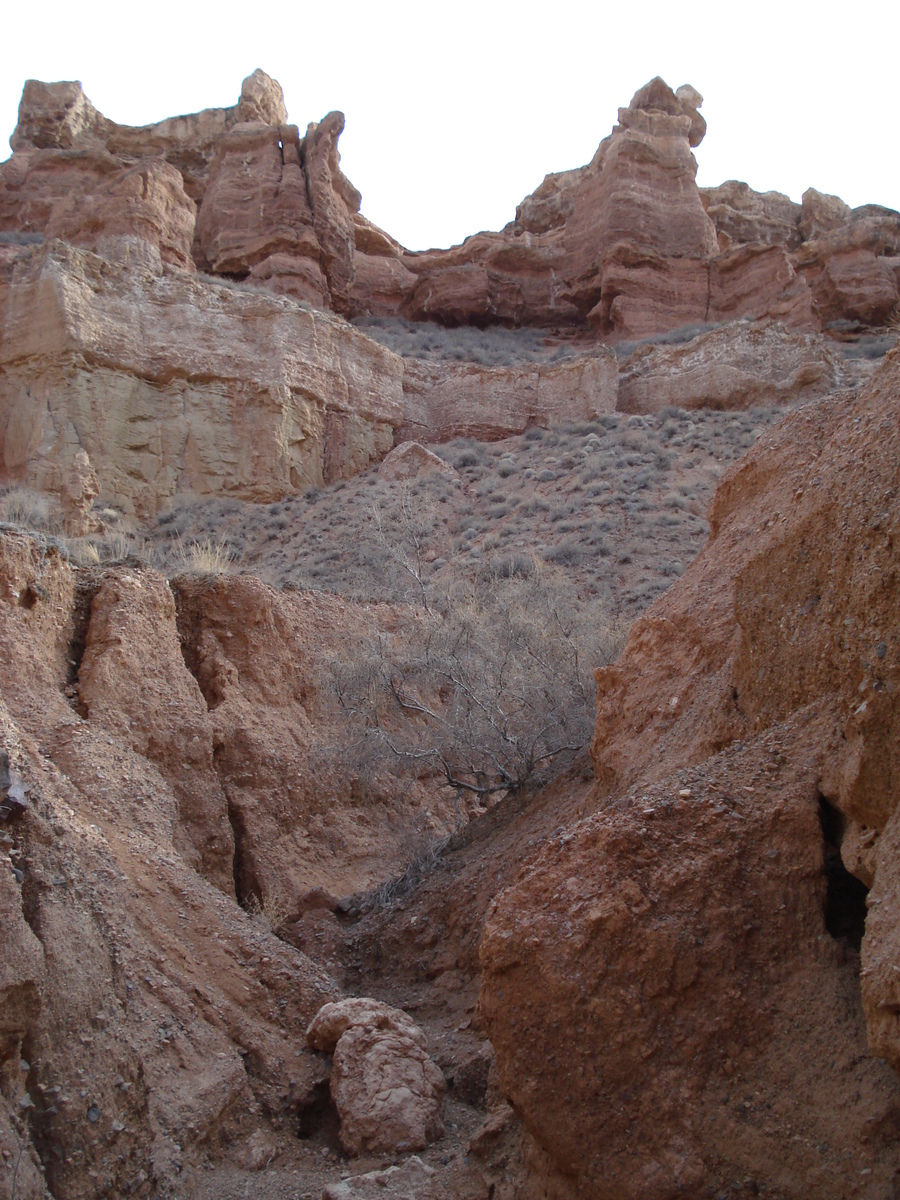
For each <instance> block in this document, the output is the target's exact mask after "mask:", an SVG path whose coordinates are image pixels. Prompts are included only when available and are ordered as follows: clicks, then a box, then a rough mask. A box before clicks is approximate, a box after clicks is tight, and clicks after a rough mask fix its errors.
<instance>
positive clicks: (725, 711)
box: [481, 351, 900, 1200]
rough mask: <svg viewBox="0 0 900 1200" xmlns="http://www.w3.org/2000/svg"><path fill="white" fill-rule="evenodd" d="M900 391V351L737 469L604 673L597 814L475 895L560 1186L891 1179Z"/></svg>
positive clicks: (802, 1190) (497, 1030)
mask: <svg viewBox="0 0 900 1200" xmlns="http://www.w3.org/2000/svg"><path fill="white" fill-rule="evenodd" d="M898 403H900V357H898V355H897V353H896V351H895V352H892V353H891V354H890V355H889V356H888V358H887V360H886V361H885V363H884V365H883V366H882V368H881V369H880V370H879V371H878V372H877V373H876V374H875V376H874V377H873V378H872V380H871V381H870V383H869V384H868V385H867V387H866V388H865V389H864V390H862V391H861V392H860V393H858V394H853V393H846V394H844V395H842V396H840V397H837V398H834V399H831V400H825V401H821V402H819V403H818V404H817V405H807V406H805V407H802V408H800V409H798V410H797V411H796V412H795V413H793V414H792V415H790V416H789V417H788V418H786V419H785V421H784V422H783V423H782V424H781V425H780V426H779V427H776V428H775V429H774V430H773V431H772V432H771V433H769V434H768V435H766V436H765V437H764V438H762V439H761V440H760V441H759V442H758V443H757V445H756V447H755V448H754V449H753V450H752V451H751V452H750V453H749V455H748V456H747V458H746V459H745V460H744V461H743V462H742V463H741V465H740V466H738V467H736V468H735V469H734V470H733V471H732V472H731V473H730V474H729V475H728V476H726V477H725V479H724V480H723V482H722V484H721V485H720V487H719V490H718V492H717V494H716V499H715V501H714V504H713V506H712V509H711V513H710V524H711V527H712V535H711V539H710V542H709V544H708V546H707V547H706V549H705V550H704V551H703V553H702V554H701V555H700V557H699V558H698V559H697V560H696V562H695V563H694V565H693V566H692V567H691V569H690V570H689V571H688V572H687V573H686V574H685V576H684V577H683V578H682V579H681V580H680V581H679V583H678V584H676V585H675V586H674V587H673V588H672V589H671V590H670V591H669V592H668V593H667V594H666V595H665V596H664V597H663V598H661V600H659V601H658V602H657V603H656V605H654V607H653V608H652V609H651V610H650V611H649V612H648V613H647V614H646V616H645V617H643V618H641V619H639V620H638V621H637V622H636V623H635V625H634V626H633V628H632V631H631V634H630V637H629V642H628V647H627V649H626V651H625V653H624V655H623V657H622V659H621V660H620V662H619V663H618V664H616V665H615V666H612V667H608V668H605V669H604V670H602V671H600V672H598V716H597V726H596V732H595V738H594V743H593V755H594V760H595V767H596V771H597V776H598V789H597V794H596V803H597V805H598V807H599V809H600V811H599V812H598V813H597V815H596V816H593V817H589V818H587V819H586V820H584V821H582V822H579V823H577V824H573V825H571V826H570V827H569V828H568V829H566V830H564V831H563V832H562V833H561V835H560V836H559V837H555V838H553V839H551V841H550V844H549V845H548V846H547V848H546V849H545V850H543V851H542V852H541V853H540V854H539V855H538V856H537V857H536V858H535V859H534V860H533V861H532V863H531V864H530V865H529V866H528V867H526V869H525V870H524V871H523V873H522V875H521V876H520V879H519V881H518V882H517V883H515V884H514V885H513V886H512V887H511V888H509V889H508V890H507V891H506V892H505V893H503V894H501V896H500V897H499V899H498V901H497V902H496V904H495V906H494V908H493V910H492V912H491V913H490V914H489V917H488V924H487V927H486V932H485V938H484V942H483V946H482V965H483V971H484V975H483V983H482V997H481V1007H482V1012H483V1015H484V1017H485V1019H486V1021H487V1028H488V1032H489V1035H490V1038H491V1041H492V1044H493V1046H494V1050H495V1054H496V1064H497V1070H498V1072H499V1078H500V1085H501V1088H502V1090H503V1091H504V1092H505V1094H506V1095H507V1096H509V1097H510V1098H511V1099H512V1101H513V1103H514V1105H515V1107H516V1110H517V1111H518V1112H519V1113H520V1114H521V1116H522V1118H523V1121H524V1122H525V1124H526V1127H527V1128H528V1130H529V1131H530V1133H531V1135H532V1136H533V1137H534V1138H535V1139H536V1142H537V1144H538V1146H539V1147H540V1154H543V1155H544V1156H545V1157H544V1159H543V1160H541V1159H540V1154H538V1156H537V1158H536V1159H535V1163H537V1164H538V1168H537V1169H538V1173H539V1177H542V1178H544V1180H545V1183H546V1184H547V1185H548V1186H549V1184H550V1180H551V1177H552V1181H553V1186H555V1187H556V1188H557V1189H558V1194H559V1195H562V1196H573V1197H574V1196H578V1197H582V1196H592V1197H609V1198H613V1197H615V1198H619V1197H632V1196H633V1197H638V1196H639V1197H641V1198H642V1200H647V1198H652V1197H657V1196H658V1197H664V1196H665V1197H669V1196H673V1195H676V1194H683V1195H688V1196H703V1195H706V1194H708V1192H709V1190H710V1189H713V1190H715V1189H717V1188H722V1187H724V1186H725V1183H726V1181H727V1180H729V1179H738V1180H744V1181H747V1180H751V1181H752V1183H753V1185H754V1188H755V1189H758V1190H759V1192H760V1194H763V1193H765V1192H767V1191H773V1192H778V1193H779V1194H781V1195H783V1196H786V1197H796V1198H797V1200H800V1198H801V1197H806V1196H808V1195H809V1194H810V1192H811V1191H812V1192H815V1194H816V1195H819V1196H822V1197H835V1198H837V1197H842V1196H844V1195H847V1194H851V1193H852V1192H853V1190H854V1188H855V1187H856V1184H857V1182H858V1180H859V1178H860V1173H861V1172H862V1171H865V1172H866V1173H867V1174H866V1176H865V1178H866V1179H867V1180H868V1181H869V1182H868V1183H867V1185H866V1186H867V1187H869V1188H870V1190H871V1192H872V1195H873V1196H874V1195H877V1196H884V1197H887V1196H889V1195H890V1192H891V1188H892V1186H893V1185H892V1183H891V1180H892V1179H893V1178H894V1175H895V1172H896V1171H897V1169H898V1166H900V1160H898V1156H897V1148H896V1143H895V1141H894V1140H893V1138H892V1137H890V1136H885V1134H884V1133H879V1134H876V1135H875V1136H874V1137H873V1136H872V1135H873V1134H874V1131H875V1130H884V1129H885V1128H886V1125H885V1123H886V1122H887V1123H888V1124H889V1123H890V1121H891V1118H890V1117H889V1116H888V1113H889V1112H891V1111H892V1110H893V1106H894V1105H895V1104H896V1102H897V1095H898V1083H897V1079H896V1076H895V1075H894V1074H893V1073H892V1072H891V1071H890V1070H889V1068H888V1066H887V1064H886V1063H883V1062H882V1060H881V1059H880V1058H879V1057H877V1056H878V1055H881V1056H883V1058H886V1059H887V1060H888V1062H889V1063H892V1064H895V1063H896V1062H897V1061H900V1059H898V1051H897V1046H898V1044H900V1041H898V1039H897V1037H896V1031H895V1028H894V1026H895V1024H896V1021H895V1019H894V1018H893V1016H892V1015H891V1014H892V1013H893V1012H894V1011H895V1010H896V1008H897V1006H898V1004H900V1000H898V992H897V984H896V982H895V980H896V978H897V970H896V967H897V963H896V961H895V960H896V954H897V953H898V952H900V951H898V942H897V939H896V938H895V936H894V934H893V932H892V930H893V929H894V928H896V925H897V921H896V914H895V913H894V906H895V905H896V904H897V903H898V897H900V889H898V888H897V887H896V878H895V876H896V871H895V869H894V862H895V858H896V855H895V853H894V837H895V824H896V816H895V810H896V799H897V797H896V788H895V786H894V783H895V781H896V778H897V772H898V769H900V764H898V761H897V746H898V744H900V740H898V736H897V735H898V727H900V725H898V722H900V709H898V704H897V699H896V697H897V695H898V686H897V685H898V682H900V679H898V676H897V672H898V654H897V645H896V641H897V639H896V620H895V619H894V617H895V607H896V602H897V596H898V593H900V577H898V573H897V568H896V564H895V562H894V559H893V556H892V551H891V547H892V546H893V545H894V544H895V542H896V539H897V537H898V534H900V530H898V529H897V511H898V510H897V506H896V504H894V502H893V501H894V498H895V497H896V495H897V493H898V490H900V475H898V465H897V464H898V462H900V447H898V429H900V426H898V423H897V420H896V416H897V406H898ZM841 857H842V858H843V863H844V867H845V868H849V870H850V871H853V870H857V871H858V872H859V875H860V876H861V881H860V882H859V883H855V882H854V881H853V880H852V879H850V880H849V883H848V878H849V877H848V876H846V875H843V874H841V871H842V868H841V865H840V858H841ZM826 867H827V871H826ZM882 872H883V873H882ZM865 881H867V882H869V883H871V884H872V890H871V891H870V893H869V897H868V907H869V915H868V919H867V918H866V906H865V899H864V897H865V887H864V886H863V883H864V882H865ZM860 939H861V947H862V949H861V958H862V971H861V977H860V974H858V972H859V962H860V960H859V957H858V955H857V950H856V947H857V946H858V945H859V944H860ZM860 978H861V984H862V998H861V1003H860V995H859V990H858V989H859V981H860ZM745 1005H746V1006H747V1008H746V1009H745V1008H744V1006H745ZM866 1028H867V1029H868V1046H867V1044H866ZM537 1064H540V1065H539V1066H538V1065H537ZM788 1128H790V1129H791V1130H793V1131H795V1133H792V1135H791V1138H790V1139H785V1137H784V1131H785V1130H786V1129H788ZM826 1147H827V1149H826ZM541 1161H543V1164H544V1165H543V1166H542V1167H541V1166H540V1165H539V1164H540V1162H541ZM541 1171H543V1176H540V1172H541ZM747 1186H749V1185H747ZM754 1188H751V1190H754Z"/></svg>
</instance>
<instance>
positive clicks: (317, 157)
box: [0, 71, 900, 340]
mask: <svg viewBox="0 0 900 1200" xmlns="http://www.w3.org/2000/svg"><path fill="white" fill-rule="evenodd" d="M701 104H702V97H701V96H700V94H699V92H697V91H696V90H695V89H694V88H692V87H690V86H688V85H685V86H683V87H681V88H679V89H678V90H677V91H672V89H671V88H669V87H668V85H667V84H665V83H664V82H663V81H662V80H661V79H658V78H657V79H654V80H652V81H651V82H650V83H648V84H647V85H646V86H644V87H643V88H641V89H639V91H638V92H637V93H636V94H635V96H634V97H633V98H632V101H631V103H630V104H629V106H628V107H627V108H622V109H620V110H619V123H618V124H617V125H616V126H615V128H614V129H613V131H612V133H611V135H610V136H609V137H608V138H606V139H605V140H604V141H603V142H601V144H600V146H599V148H598V150H597V152H596V154H595V155H594V157H593V159H592V160H591V162H590V163H588V164H587V165H586V166H584V167H580V168H577V169H575V170H571V171H564V172H561V173H558V174H555V175H548V176H547V177H546V179H545V180H544V182H543V183H542V184H541V186H540V187H539V188H538V189H537V190H536V191H535V192H534V193H533V194H532V195H531V196H528V197H526V198H525V200H523V201H522V203H521V204H520V205H519V207H518V209H517V210H516V218H515V221H513V222H512V223H511V224H510V225H508V226H507V227H506V228H505V229H504V230H503V231H501V232H499V233H479V234H477V235H475V236H474V237H470V238H468V239H467V240H466V241H465V242H464V243H463V245H461V246H455V247H452V248H451V249H448V250H430V251H427V252H423V253H411V252H408V251H406V250H404V248H403V247H402V246H400V245H399V243H397V242H396V241H394V240H393V239H392V238H391V237H389V236H388V235H387V234H386V233H384V232H383V231H382V230H380V229H378V228H377V227H376V226H374V225H372V224H371V222H369V221H367V220H366V219H365V218H364V217H363V216H362V215H361V214H360V211H359V209H360V194H359V192H358V191H357V190H356V188H354V187H353V185H352V184H351V183H350V182H349V180H348V179H347V178H346V177H345V176H344V174H343V173H342V171H341V169H340V155H339V153H338V139H339V137H340V134H341V132H342V130H343V127H344V117H343V114H341V113H338V112H334V113H330V114H328V116H326V117H325V118H324V119H323V120H322V121H319V122H312V123H310V124H309V126H308V127H307V130H306V133H305V135H303V136H302V137H301V135H300V131H299V129H298V127H297V126H295V125H291V124H289V123H288V118H287V113H286V111H285V107H284V99H283V96H282V93H281V89H280V87H279V86H278V84H277V83H275V81H274V80H272V79H270V78H269V77H268V76H267V75H265V73H264V72H262V71H256V72H254V74H253V75H251V76H250V77H248V79H246V80H244V84H243V87H242V91H241V98H240V100H239V102H238V104H237V105H235V106H234V107H232V108H225V109H209V110H205V111H204V112H202V113H196V114H193V115H190V116H185V117H176V118H172V119H171V120H169V121H163V122H160V123H158V124H156V125H151V126H145V127H142V128H129V127H126V126H119V125H116V124H114V123H113V122H111V121H109V120H107V119H106V118H105V117H103V116H102V115H101V114H100V113H98V112H97V110H96V109H95V108H94V107H93V105H92V104H91V103H90V101H89V100H88V99H87V97H86V96H85V95H84V92H83V91H82V89H81V85H80V84H76V83H59V84H43V83H38V82H36V81H34V80H31V81H29V82H28V83H27V84H26V86H25V90H24V92H23V96H22V103H21V105H20V112H19V124H18V125H17V127H16V131H15V133H14V135H13V137H12V139H11V144H12V146H13V149H14V154H13V157H12V158H11V159H10V160H9V161H8V162H6V163H4V164H2V165H0V232H3V231H9V232H18V233H22V234H29V233H32V234H34V233H37V234H40V233H46V234H47V235H48V236H62V237H65V238H66V239H68V240H70V241H74V242H76V243H77V244H79V245H85V246H88V247H89V248H91V249H98V248H99V247H100V245H101V241H102V237H103V236H108V235H121V234H125V235H131V236H137V237H142V238H146V239H147V240H149V241H150V243H151V244H153V245H155V246H156V247H157V248H158V249H159V252H160V254H161V256H162V259H163V261H164V262H166V263H171V264H172V265H175V266H181V267H189V268H190V267H192V266H193V265H195V264H196V266H197V267H199V268H200V269H202V270H209V271H213V272H216V273H221V274H226V275H230V276H238V277H239V278H241V279H246V278H250V279H252V280H253V281H254V282H256V283H258V284H260V285H261V286H264V287H266V288H269V289H271V290H273V291H276V292H281V293H284V294H286V295H291V296H294V297H295V298H297V299H301V300H305V301H308V302H310V303H312V304H315V305H317V306H324V307H330V308H333V309H335V310H336V311H337V312H339V313H342V314H344V315H347V316H354V315H378V314H387V313H399V312H402V313H403V314H405V315H406V316H408V317H411V318H413V319H415V320H423V319H428V320H437V321H440V322H443V323H445V324H450V325H455V324H478V325H489V324H493V323H497V322H500V323H504V324H511V325H520V324H537V325H548V326H550V325H557V326H559V325H563V326H565V325H584V324H587V325H588V326H590V327H592V328H594V329H596V330H597V332H598V335H599V336H601V337H603V338H606V339H613V340H617V339H619V338H622V337H625V338H633V337H643V336H647V335H649V334H653V333H660V332H664V331H666V330H669V329H673V328H677V327H679V326H681V325H685V324H689V323H693V322H698V321H701V322H702V321H708V320H723V319H733V318H739V317H745V316H751V317H762V316H771V317H775V318H777V319H780V320H782V321H786V322H787V323H789V324H791V325H793V326H796V327H799V328H822V327H823V326H824V325H827V324H828V323H829V322H831V321H834V320H840V319H846V320H852V321H860V322H862V323H863V324H865V325H879V324H882V323H884V321H885V320H886V319H887V316H888V315H889V313H890V311H891V309H892V307H893V306H894V305H896V304H897V301H898V296H900V291H898V287H900V284H898V265H897V260H898V258H900V248H898V244H900V235H898V222H900V217H898V215H897V214H896V213H891V212H890V211H889V210H886V209H877V208H876V207H875V206H868V207H866V208H864V209H858V210H854V211H851V210H850V209H849V208H848V207H847V206H846V205H845V204H843V202H842V201H840V200H838V199H837V198H836V197H828V196H823V195H821V194H820V193H818V192H815V191H814V190H813V189H810V190H809V191H808V192H807V193H806V194H805V196H804V200H803V204H802V206H801V205H797V204H796V203H794V202H793V201H791V200H790V199H789V198H788V197H786V196H783V195H781V194H780V193H777V192H767V193H764V194H760V193H757V192H754V191H752V189H750V188H749V187H747V185H746V184H743V183H740V182H738V181H735V180H729V181H728V182H726V183H724V184H722V185H721V186H720V187H718V188H706V189H703V190H702V191H701V190H700V189H698V188H697V186H696V183H695V178H694V177H695V174H696V163H695V161H694V158H693V155H692V153H691V151H692V149H693V148H695V147H696V146H698V145H699V144H700V142H701V141H702V139H703V136H704V133H705V130H706V124H705V122H704V120H703V118H702V117H701V115H700V113H699V111H698V110H699V107H700V105H701ZM194 205H196V206H198V207H199V213H198V214H197V217H196V228H195V226H194V207H193V206H194Z"/></svg>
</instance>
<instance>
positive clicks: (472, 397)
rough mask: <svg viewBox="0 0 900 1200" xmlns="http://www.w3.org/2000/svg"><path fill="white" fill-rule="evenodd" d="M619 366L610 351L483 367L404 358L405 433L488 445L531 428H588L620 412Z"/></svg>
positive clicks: (429, 438)
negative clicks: (582, 424) (566, 424)
mask: <svg viewBox="0 0 900 1200" xmlns="http://www.w3.org/2000/svg"><path fill="white" fill-rule="evenodd" d="M617 385H618V367H617V364H616V358H615V355H614V354H613V353H612V351H610V350H606V349H604V348H603V347H598V350H597V353H596V354H592V355H590V356H580V357H578V358H572V359H565V360H562V361H561V362H558V363H542V364H535V363H522V364H521V365H519V366H512V367H483V366H480V365H479V364H477V363H448V362H427V361H425V360H422V359H406V360H405V364H404V371H403V399H404V405H405V413H404V423H403V434H404V435H405V436H407V437H416V436H419V437H423V438H427V440H430V441H440V442H443V441H449V440H450V439H451V438H454V437H475V438H480V439H482V440H485V441H492V440H495V439H497V438H502V437H508V436H510V435H511V434H515V433H522V432H523V431H524V430H525V429H527V427H528V426H529V425H541V426H543V427H545V428H546V427H547V426H548V425H554V424H559V423H560V422H563V421H590V420H594V419H595V418H596V417H599V416H602V415H603V414H604V413H611V412H614V411H615V408H616V398H617Z"/></svg>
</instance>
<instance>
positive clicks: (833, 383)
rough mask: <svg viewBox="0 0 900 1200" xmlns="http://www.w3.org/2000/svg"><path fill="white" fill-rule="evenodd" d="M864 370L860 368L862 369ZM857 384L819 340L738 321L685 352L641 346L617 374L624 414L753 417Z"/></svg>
mask: <svg viewBox="0 0 900 1200" xmlns="http://www.w3.org/2000/svg"><path fill="white" fill-rule="evenodd" d="M857 369H858V368H857ZM853 382H856V375H855V372H854V369H853V365H851V364H850V363H848V362H847V361H846V360H844V359H843V358H842V356H841V355H840V353H839V352H837V351H836V350H835V349H834V347H833V345H831V344H829V343H828V342H827V341H826V339H825V338H823V337H822V335H821V334H810V333H800V332H798V331H795V330H789V329H785V328H784V326H783V325H781V324H778V323H776V322H773V321H771V320H769V321H755V322H749V321H739V322H735V323H733V324H730V325H725V326H723V327H721V328H719V329H712V330H709V331H707V332H704V333H699V334H698V335H697V336H696V337H694V338H692V339H691V340H690V341H688V342H685V343H683V344H681V345H654V344H647V345H644V346H639V347H638V348H637V349H636V350H635V351H634V352H633V353H632V354H631V355H630V356H629V357H628V358H627V359H626V360H625V361H624V362H623V363H622V366H621V369H620V372H619V389H618V407H619V409H620V410H621V411H622V412H631V413H647V412H659V410H660V409H661V408H665V407H667V406H670V407H676V408H687V409H690V408H715V409H747V408H753V407H754V406H756V405H770V404H777V405H785V406H787V405H793V404H797V403H802V402H803V401H806V400H815V399H818V398H819V397H821V396H827V395H829V394H830V393H831V392H834V391H837V390H838V389H839V388H840V387H842V386H846V385H849V384H851V383H853Z"/></svg>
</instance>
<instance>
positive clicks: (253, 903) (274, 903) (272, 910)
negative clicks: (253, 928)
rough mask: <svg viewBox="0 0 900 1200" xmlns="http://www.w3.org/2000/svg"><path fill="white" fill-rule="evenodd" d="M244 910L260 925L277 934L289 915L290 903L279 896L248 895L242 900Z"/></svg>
mask: <svg viewBox="0 0 900 1200" xmlns="http://www.w3.org/2000/svg"><path fill="white" fill-rule="evenodd" d="M244 910H245V911H246V912H247V913H248V914H249V915H250V916H251V917H252V918H253V919H254V921H257V922H258V923H259V924H260V925H262V926H263V927H264V928H265V929H267V930H268V931H269V933H274V934H277V933H278V931H279V929H281V928H282V926H284V925H285V924H287V922H288V920H289V919H290V916H291V909H290V905H289V904H288V903H287V902H286V901H285V900H284V899H283V898H282V897H281V896H265V897H264V898H263V899H262V900H261V899H260V898H259V896H249V897H248V898H247V900H246V901H245V902H244Z"/></svg>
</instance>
